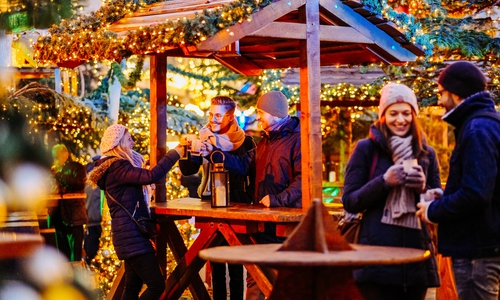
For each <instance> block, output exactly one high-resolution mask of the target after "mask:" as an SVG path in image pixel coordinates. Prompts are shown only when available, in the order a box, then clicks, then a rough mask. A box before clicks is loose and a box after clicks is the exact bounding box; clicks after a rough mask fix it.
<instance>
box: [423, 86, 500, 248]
mask: <svg viewBox="0 0 500 300" xmlns="http://www.w3.org/2000/svg"><path fill="white" fill-rule="evenodd" d="M478 112H495V107H494V103H493V100H492V99H491V96H490V95H489V93H488V92H483V93H478V94H475V95H473V96H471V97H469V98H467V99H465V100H464V102H463V103H461V104H460V105H459V106H457V107H456V108H455V110H453V111H452V112H450V113H449V114H448V115H446V116H445V117H444V118H443V119H444V120H445V121H446V122H448V123H450V124H451V125H453V126H455V127H456V129H455V138H456V140H457V143H456V146H455V149H454V150H453V153H452V155H451V158H450V175H449V177H448V181H447V182H446V189H445V191H444V195H443V198H441V199H439V201H434V202H433V203H432V204H431V205H430V206H429V208H428V211H427V215H428V218H429V219H430V220H431V221H432V222H436V223H439V226H438V250H439V252H440V253H442V254H443V255H445V256H452V257H458V258H478V257H487V256H499V255H500V176H499V175H500V123H499V122H498V121H497V120H494V119H491V118H488V117H479V118H474V119H473V120H471V121H470V122H467V124H464V122H465V120H466V119H467V118H468V117H469V116H471V115H472V114H476V113H478ZM459 130H463V134H462V137H461V139H459V137H458V136H457V134H458V131H459Z"/></svg>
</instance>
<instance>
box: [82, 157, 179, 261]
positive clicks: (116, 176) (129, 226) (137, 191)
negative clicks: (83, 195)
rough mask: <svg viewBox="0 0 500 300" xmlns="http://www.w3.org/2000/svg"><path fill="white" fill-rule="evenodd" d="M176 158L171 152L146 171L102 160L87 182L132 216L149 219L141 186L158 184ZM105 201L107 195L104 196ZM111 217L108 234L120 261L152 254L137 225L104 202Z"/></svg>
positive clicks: (111, 160) (118, 160) (109, 203)
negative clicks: (97, 187) (103, 192)
mask: <svg viewBox="0 0 500 300" xmlns="http://www.w3.org/2000/svg"><path fill="white" fill-rule="evenodd" d="M178 159H179V154H178V153H177V152H176V151H175V150H170V151H169V152H168V153H167V154H166V155H165V156H164V157H163V158H162V159H160V160H159V161H158V164H157V165H156V166H154V167H153V168H151V169H150V170H148V169H142V168H136V167H134V166H133V165H132V164H131V163H130V162H129V161H128V160H125V159H116V158H115V157H104V158H101V159H99V160H98V161H96V162H95V168H94V170H93V171H92V172H91V173H90V174H89V181H90V183H93V184H96V183H97V185H98V186H99V188H101V189H102V190H104V191H105V192H106V193H109V195H111V196H112V197H113V198H114V199H115V200H116V201H119V202H120V203H121V204H122V205H123V206H125V207H126V208H127V210H128V211H129V212H130V214H133V213H134V209H135V208H136V205H137V203H139V208H137V210H136V212H135V215H134V217H135V218H136V219H139V218H140V217H145V218H147V217H149V216H150V214H149V211H148V207H147V205H146V202H145V201H144V194H143V185H147V184H152V183H156V182H158V181H159V180H160V179H161V178H162V177H164V176H165V175H166V174H167V172H168V171H170V169H171V168H172V166H173V165H174V164H175V163H176V162H177V160H178ZM106 198H108V196H106ZM107 204H108V207H109V212H110V214H111V232H112V236H113V245H114V247H115V250H116V254H117V255H118V258H119V259H122V260H123V259H129V258H132V257H134V256H137V255H141V254H145V253H150V252H154V249H153V245H152V244H151V241H150V240H149V239H147V238H146V237H144V236H143V235H142V234H141V232H140V231H139V229H138V228H137V225H136V224H135V223H134V222H133V221H132V220H130V217H129V216H128V215H127V213H126V212H125V211H124V210H123V209H122V208H121V207H120V206H119V205H118V204H116V203H115V202H113V201H112V200H110V199H107Z"/></svg>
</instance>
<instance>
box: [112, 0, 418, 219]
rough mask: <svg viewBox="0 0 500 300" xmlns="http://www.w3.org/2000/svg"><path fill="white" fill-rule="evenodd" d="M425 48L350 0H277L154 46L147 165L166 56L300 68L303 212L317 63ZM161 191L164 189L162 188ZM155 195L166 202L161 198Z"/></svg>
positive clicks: (217, 0)
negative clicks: (195, 35)
mask: <svg viewBox="0 0 500 300" xmlns="http://www.w3.org/2000/svg"><path fill="white" fill-rule="evenodd" d="M231 2H232V0H213V1H210V0H209V1H206V0H173V1H168V2H160V3H155V4H151V5H148V6H146V7H145V8H143V9H140V10H138V11H136V12H134V13H132V14H129V15H127V16H126V17H125V18H123V19H121V20H119V21H117V22H115V23H114V24H112V25H111V26H110V27H109V29H110V30H111V31H113V32H116V33H117V34H118V35H119V36H122V37H124V36H127V35H128V34H130V33H131V32H133V31H135V30H140V29H142V28H144V27H149V26H151V27H154V26H155V25H158V24H161V23H162V22H166V21H169V20H186V19H190V18H196V17H198V14H201V13H202V12H203V11H204V10H213V9H216V8H220V7H222V6H224V5H227V4H230V3H231ZM423 54H424V53H423V51H422V50H421V49H420V48H418V47H417V46H415V45H414V44H412V43H411V42H409V41H408V39H407V38H406V37H405V34H404V33H403V32H401V31H400V30H398V29H397V28H396V26H395V24H394V23H392V22H390V21H387V20H385V19H384V18H383V17H381V16H379V15H374V14H373V13H371V11H370V10H369V9H368V8H366V7H364V6H363V5H362V3H361V2H360V1H356V0H347V1H341V0H307V1H306V0H278V1H274V2H272V3H271V4H269V5H268V6H265V7H263V8H261V9H260V10H258V11H257V12H255V13H253V14H252V15H251V18H249V19H248V20H245V21H242V22H238V23H236V24H235V25H233V26H230V27H228V28H221V30H220V31H219V32H217V33H216V34H215V35H213V36H211V37H208V38H207V39H205V40H204V41H202V42H200V43H198V44H195V45H182V44H181V45H179V46H174V47H168V46H166V47H163V46H162V47H161V48H158V47H157V48H156V49H155V50H154V52H151V53H149V55H150V56H151V122H152V124H151V154H152V155H151V158H152V161H151V163H152V164H153V165H154V164H155V163H156V161H157V160H158V158H159V157H162V155H163V154H164V153H165V150H166V149H165V142H166V133H165V132H166V115H165V113H166V110H165V105H166V101H165V100H166V92H167V88H166V58H167V56H174V57H197V58H212V59H215V60H217V61H218V62H220V63H221V64H223V65H225V66H227V67H228V68H230V69H232V70H234V71H236V72H238V73H241V74H244V75H259V74H261V72H262V70H264V69H276V68H300V91H301V94H300V99H301V106H300V110H301V114H300V118H301V131H302V133H301V139H302V172H303V176H302V188H303V200H302V203H303V210H304V211H306V210H307V208H308V206H309V204H310V203H311V201H312V199H314V198H321V181H322V179H321V176H322V171H321V170H322V165H321V164H322V162H321V148H320V147H312V146H311V145H319V144H321V127H320V117H321V115H320V90H321V76H320V68H321V66H331V65H343V64H352V65H357V64H369V63H375V62H384V63H388V64H394V65H400V64H404V63H406V62H408V61H414V60H415V59H416V57H417V56H418V55H423ZM162 192H163V193H164V191H162ZM156 199H160V200H162V199H163V201H165V200H164V199H165V195H164V194H159V195H157V198H156Z"/></svg>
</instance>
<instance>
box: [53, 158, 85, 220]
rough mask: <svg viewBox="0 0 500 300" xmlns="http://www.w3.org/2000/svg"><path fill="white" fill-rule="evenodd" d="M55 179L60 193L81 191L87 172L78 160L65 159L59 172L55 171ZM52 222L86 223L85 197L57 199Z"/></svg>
mask: <svg viewBox="0 0 500 300" xmlns="http://www.w3.org/2000/svg"><path fill="white" fill-rule="evenodd" d="M54 176H55V179H56V182H57V185H58V191H59V193H60V194H61V195H62V194H67V193H83V192H84V188H85V179H86V176H87V172H86V171H85V167H84V166H83V165H82V164H80V163H79V162H76V161H72V160H69V159H68V160H67V161H66V163H65V164H64V165H63V166H62V169H61V172H58V173H56V174H55V175H54ZM51 218H52V222H53V223H54V224H55V225H56V226H60V225H66V226H81V225H83V224H87V209H86V207H85V197H82V198H81V199H72V200H59V201H58V203H57V207H56V208H55V210H54V211H53V212H52V213H51Z"/></svg>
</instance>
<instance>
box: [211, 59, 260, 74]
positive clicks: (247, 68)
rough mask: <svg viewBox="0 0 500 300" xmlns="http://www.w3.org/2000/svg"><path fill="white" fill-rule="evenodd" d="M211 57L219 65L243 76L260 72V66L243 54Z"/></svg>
mask: <svg viewBox="0 0 500 300" xmlns="http://www.w3.org/2000/svg"><path fill="white" fill-rule="evenodd" d="M213 58H214V59H215V60H217V61H218V62H219V63H220V64H221V65H223V66H225V67H227V68H229V69H231V70H233V71H234V72H236V73H239V74H243V75H245V76H259V75H261V74H262V68H260V67H259V66H257V65H256V64H254V63H253V62H252V61H251V60H248V59H246V58H245V57H243V56H219V55H214V56H213Z"/></svg>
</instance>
